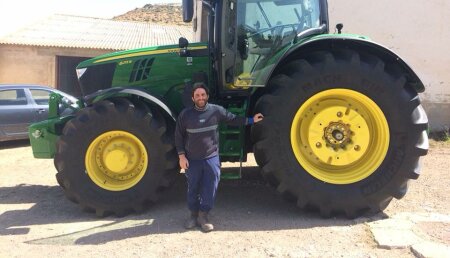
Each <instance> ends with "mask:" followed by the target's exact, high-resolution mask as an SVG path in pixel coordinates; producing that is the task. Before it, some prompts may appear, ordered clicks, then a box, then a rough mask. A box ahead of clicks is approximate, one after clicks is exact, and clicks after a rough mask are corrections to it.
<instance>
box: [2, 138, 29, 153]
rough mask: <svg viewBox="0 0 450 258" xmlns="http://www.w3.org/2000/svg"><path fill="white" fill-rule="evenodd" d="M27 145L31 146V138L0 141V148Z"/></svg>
mask: <svg viewBox="0 0 450 258" xmlns="http://www.w3.org/2000/svg"><path fill="white" fill-rule="evenodd" d="M27 146H30V140H29V139H26V140H15V141H7V142H0V150H5V149H13V148H20V147H27Z"/></svg>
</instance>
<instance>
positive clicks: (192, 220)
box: [184, 211, 198, 229]
mask: <svg viewBox="0 0 450 258" xmlns="http://www.w3.org/2000/svg"><path fill="white" fill-rule="evenodd" d="M197 217H198V211H191V215H190V216H189V218H188V219H187V220H186V221H185V222H184V228H185V229H193V228H195V226H197Z"/></svg>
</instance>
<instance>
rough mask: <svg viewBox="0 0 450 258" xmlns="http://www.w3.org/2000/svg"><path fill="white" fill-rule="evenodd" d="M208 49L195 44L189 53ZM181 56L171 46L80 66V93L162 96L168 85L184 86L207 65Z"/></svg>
mask: <svg viewBox="0 0 450 258" xmlns="http://www.w3.org/2000/svg"><path fill="white" fill-rule="evenodd" d="M206 48H207V45H206V44H204V43H203V44H202V43H194V44H190V46H189V47H188V50H195V49H206ZM179 53H180V48H179V47H178V45H168V46H158V47H147V48H141V49H133V50H126V51H120V52H115V53H110V54H106V55H101V56H97V57H95V58H92V59H89V60H86V61H84V62H82V63H80V64H79V65H78V66H77V76H78V81H79V84H80V87H81V92H82V94H83V96H87V95H90V94H92V93H95V92H97V91H100V90H105V89H109V88H113V87H145V88H146V89H149V91H152V93H154V94H156V95H160V96H163V95H164V94H165V91H166V90H167V87H168V86H169V85H174V84H177V83H180V82H181V83H182V82H183V80H184V79H186V78H191V74H192V71H191V70H192V69H194V67H197V68H199V67H198V65H201V66H206V64H207V62H206V61H205V60H202V58H191V59H189V60H187V58H185V57H180V55H179ZM200 70H203V69H200ZM204 70H206V68H205V69H204Z"/></svg>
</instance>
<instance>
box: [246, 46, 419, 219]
mask: <svg viewBox="0 0 450 258" xmlns="http://www.w3.org/2000/svg"><path fill="white" fill-rule="evenodd" d="M267 88H268V91H267V93H266V94H265V95H263V96H262V97H261V98H260V99H259V100H258V102H257V104H256V107H255V112H262V113H263V114H264V116H265V118H264V120H263V121H262V122H260V123H257V124H255V125H254V126H253V128H252V141H253V142H254V153H255V158H256V161H257V163H258V164H259V166H260V167H261V168H262V169H261V171H262V174H263V176H264V177H265V178H266V179H267V180H268V181H269V182H270V183H271V184H272V185H274V186H275V187H277V190H278V191H279V192H280V193H281V194H282V195H283V196H285V197H289V199H295V200H297V205H298V206H299V207H301V208H308V209H310V208H312V209H314V210H319V211H320V213H321V214H322V215H323V216H324V217H329V216H330V215H332V214H345V215H346V216H347V217H349V218H354V217H357V216H360V215H361V214H364V213H377V212H380V211H382V210H384V209H385V208H386V207H387V205H388V204H389V203H390V201H391V200H392V198H393V197H395V198H397V199H400V198H402V197H403V196H404V195H405V193H406V191H407V182H408V180H409V179H416V178H418V176H419V173H420V163H419V158H420V156H423V155H425V154H426V153H427V150H428V137H427V133H426V130H427V126H428V120H427V117H426V114H425V112H424V110H423V108H422V106H421V104H420V100H419V97H418V95H417V93H416V91H415V90H414V88H413V87H412V85H410V84H408V82H407V79H406V77H405V75H404V74H402V72H401V71H400V70H399V69H397V68H396V67H395V66H394V65H389V64H386V63H385V62H384V61H383V60H381V59H380V58H378V57H376V56H374V55H371V54H368V53H361V52H357V51H353V50H340V51H329V52H328V51H320V52H319V51H318V52H313V53H311V54H309V55H307V56H303V57H301V58H298V59H296V60H293V61H291V62H289V63H287V64H286V65H285V66H283V67H282V68H281V69H280V70H279V72H278V73H277V75H275V76H274V77H273V78H272V79H271V80H270V82H269V85H268V87H267ZM337 89H342V92H343V93H342V92H341V91H340V90H337ZM346 93H350V94H349V95H353V96H355V98H356V96H360V95H362V96H363V97H362V99H363V100H364V101H362V102H361V103H363V104H364V103H370V101H368V100H367V101H366V99H370V100H371V101H373V103H375V104H376V106H378V107H379V110H380V111H381V112H378V113H377V112H376V111H373V110H372V108H373V106H367V107H364V105H361V107H360V109H363V110H365V111H364V112H365V113H364V112H363V111H361V110H359V111H358V108H356V111H358V112H359V113H360V114H361V115H362V116H361V115H360V116H359V118H363V119H365V120H366V121H365V122H367V123H368V125H369V126H368V127H367V130H366V131H364V132H363V134H364V135H365V136H364V137H362V136H361V137H360V139H366V145H365V151H366V152H364V153H365V154H364V155H362V156H361V157H358V156H357V155H354V154H355V153H357V151H360V150H361V147H360V146H359V145H357V142H358V141H359V139H358V140H357V137H358V134H359V132H358V131H356V127H357V124H352V123H351V122H348V121H350V120H349V119H347V122H348V124H346V122H342V121H341V119H343V118H345V116H346V113H345V112H344V114H342V113H340V112H338V114H337V113H336V112H335V113H328V114H331V115H333V114H336V116H334V118H329V120H327V119H323V120H324V121H325V120H326V121H325V122H326V123H324V124H323V125H322V124H320V126H319V124H318V123H315V121H316V120H314V119H315V118H314V117H315V116H319V115H320V114H322V113H320V112H325V113H326V112H331V111H330V110H332V109H326V108H324V107H320V105H319V104H322V102H323V103H324V104H325V107H329V108H334V106H333V103H335V102H333V101H335V100H334V99H335V98H336V99H338V102H336V103H340V104H336V106H339V105H341V104H342V103H346V101H349V102H348V103H351V102H352V100H347V96H346V95H345V94H346ZM327 94H329V95H328V96H327ZM340 94H342V95H340ZM351 98H352V96H348V99H351ZM314 101H316V102H317V103H315V102H314ZM306 102H308V103H309V104H307V103H306ZM361 103H359V102H357V104H358V105H359V104H361ZM327 104H328V106H327ZM308 105H309V106H308ZM349 106H350V107H349V108H352V107H351V104H349ZM305 108H306V109H305ZM353 109H354V108H353ZM353 109H351V112H354V111H355V110H353ZM302 110H303V111H304V113H302V112H301V111H302ZM349 110H350V109H349ZM344 111H345V109H344ZM339 113H340V114H339ZM366 113H367V114H374V115H379V116H380V117H383V114H384V117H385V120H384V121H385V122H384V124H385V127H384V128H386V129H379V128H383V127H382V126H383V122H379V121H378V120H377V119H378V118H376V116H374V117H372V118H370V117H369V118H367V116H365V115H366ZM308 115H309V116H310V118H308ZM311 117H312V118H311ZM326 117H327V116H322V118H326ZM328 117H331V116H328ZM367 120H368V121H367ZM370 120H371V121H370ZM307 121H312V122H307ZM317 121H319V120H317ZM321 121H322V120H321ZM380 121H383V120H380ZM332 122H335V123H334V124H332ZM308 123H309V124H308ZM305 124H306V126H305ZM363 124H364V123H363ZM308 125H309V126H310V127H311V128H313V129H318V128H319V129H320V130H317V131H319V132H318V134H321V135H322V136H321V139H320V140H317V141H314V142H308V139H310V138H311V139H313V138H314V137H315V136H314V135H315V134H317V132H311V130H304V129H305V128H308ZM336 125H337V126H336ZM296 126H297V127H296ZM302 126H303V127H302ZM377 126H380V127H379V128H378V127H377ZM299 128H301V129H302V130H298V129H299ZM330 128H331V129H330ZM333 128H335V129H333ZM336 128H337V129H336ZM338 128H341V129H342V131H341V134H340V136H339V137H342V136H343V135H344V136H345V135H347V136H345V137H348V138H346V139H348V141H344V142H342V145H339V144H338V145H334V144H335V143H336V141H335V140H332V141H331V142H330V139H335V138H333V135H334V132H335V131H336V132H339V130H340V129H338ZM377 128H378V129H377ZM328 129H330V130H329V131H328ZM293 130H294V131H293ZM295 130H298V132H297V131H295ZM333 130H335V131H333ZM358 130H359V129H358ZM327 132H333V134H331V133H328V134H327ZM355 132H356V133H355ZM293 135H294V136H295V135H298V136H295V137H297V138H293V137H294V136H293ZM313 136H314V137H313ZM325 136H326V137H330V139H327V138H326V137H325ZM367 136H370V137H367ZM302 137H303V138H302ZM352 137H354V138H353V139H352ZM383 137H384V138H383ZM294 139H296V140H294ZM317 139H318V138H317ZM336 139H338V138H336ZM339 139H342V138H339ZM386 139H388V141H387V140H386ZM378 144H379V145H383V144H384V145H383V146H385V151H378V149H379V148H382V146H377V145H378ZM302 148H305V150H303V149H302ZM319 148H322V149H320V151H322V150H325V151H326V152H325V153H333V151H334V152H336V153H338V152H339V153H342V154H348V156H349V157H350V158H349V161H348V162H347V163H345V162H344V163H342V164H344V165H343V167H344V169H342V167H340V165H339V164H338V163H337V162H340V161H338V160H337V159H339V157H344V155H342V156H339V155H341V154H339V155H338V154H336V155H334V154H333V155H330V156H329V157H328V156H325V157H320V155H318V156H315V155H317V153H319V150H318V149H319ZM324 148H326V149H324ZM294 150H296V151H297V153H295V151H294ZM315 151H317V152H315ZM350 152H351V153H350ZM322 153H324V152H322ZM380 153H381V154H380ZM372 154H373V155H372ZM352 155H353V156H352ZM358 155H359V154H358ZM377 155H378V156H377ZM307 156H309V157H307ZM372 156H375V157H378V158H372ZM336 158H337V159H336ZM325 160H326V161H325ZM341 160H342V159H341ZM366 160H371V161H370V162H371V163H370V164H369V163H368V164H366V163H367V162H368V161H366ZM335 163H336V165H335ZM342 164H341V165H342ZM363 168H369V169H368V170H366V171H364V169H363ZM370 169H371V171H370ZM352 171H354V172H355V175H352ZM339 173H342V174H343V175H345V176H346V177H345V178H340V177H339V175H338V174H339ZM357 173H359V174H358V175H356V174H357Z"/></svg>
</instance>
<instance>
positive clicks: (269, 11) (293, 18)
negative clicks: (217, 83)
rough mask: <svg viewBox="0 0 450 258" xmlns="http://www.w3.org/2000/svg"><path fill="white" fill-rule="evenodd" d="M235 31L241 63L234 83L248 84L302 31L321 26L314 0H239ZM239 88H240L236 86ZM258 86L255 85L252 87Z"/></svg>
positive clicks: (318, 8) (238, 65) (252, 82)
mask: <svg viewBox="0 0 450 258" xmlns="http://www.w3.org/2000/svg"><path fill="white" fill-rule="evenodd" d="M237 3H238V8H237V10H238V11H237V28H238V42H239V46H238V49H239V52H240V57H241V60H237V62H240V64H237V65H236V67H241V69H236V70H235V78H236V80H235V83H236V84H239V83H242V84H243V85H241V86H245V85H250V84H254V83H255V80H254V78H255V76H256V74H257V73H258V72H260V69H262V68H263V67H266V66H267V62H269V60H270V58H271V57H273V56H274V55H275V54H279V53H280V50H282V49H283V48H285V47H286V46H288V45H291V44H292V43H293V41H294V39H295V38H296V37H297V35H298V34H299V33H301V32H302V31H305V30H308V29H311V28H317V27H319V26H320V5H319V1H317V0H272V1H265V0H259V1H257V0H238V2H237ZM238 86H239V85H238ZM253 86H258V85H253Z"/></svg>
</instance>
